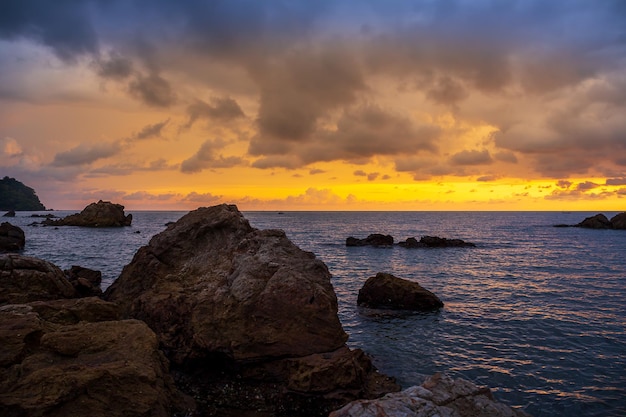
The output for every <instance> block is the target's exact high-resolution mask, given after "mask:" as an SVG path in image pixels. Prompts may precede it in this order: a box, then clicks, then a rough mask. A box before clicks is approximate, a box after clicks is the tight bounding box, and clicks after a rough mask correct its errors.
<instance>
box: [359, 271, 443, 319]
mask: <svg viewBox="0 0 626 417" xmlns="http://www.w3.org/2000/svg"><path fill="white" fill-rule="evenodd" d="M357 304H358V305H359V306H362V307H368V308H382V309H394V310H416V311H432V310H437V309H439V308H441V307H443V302H442V301H441V300H440V299H439V298H438V297H437V296H436V295H435V294H433V293H432V292H430V291H428V290H427V289H425V288H423V287H422V286H421V285H419V284H418V283H416V282H413V281H408V280H405V279H402V278H398V277H395V276H393V275H391V274H386V273H383V272H379V273H378V274H376V276H375V277H370V278H368V279H367V281H365V285H363V288H361V289H360V290H359V296H358V298H357Z"/></svg>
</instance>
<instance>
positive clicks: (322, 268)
mask: <svg viewBox="0 0 626 417" xmlns="http://www.w3.org/2000/svg"><path fill="white" fill-rule="evenodd" d="M330 277H331V276H330V273H329V272H328V268H327V267H326V265H325V264H324V263H323V262H321V261H320V260H318V259H316V258H315V255H313V254H312V253H309V252H304V251H302V250H301V249H299V248H298V247H297V246H295V245H294V244H293V243H292V242H291V241H289V239H287V237H286V236H285V233H284V232H282V231H279V230H264V231H261V230H257V229H253V228H252V227H251V226H250V224H249V223H248V221H247V220H246V219H245V218H244V217H243V215H242V214H241V213H240V212H239V211H238V210H237V207H236V206H233V205H225V204H223V205H219V206H215V207H209V208H200V209H197V210H195V211H192V212H190V213H188V214H187V215H185V216H183V217H182V218H181V219H180V220H178V221H177V222H176V223H174V224H172V225H170V226H168V228H167V229H166V230H165V231H163V232H161V233H159V234H157V235H155V236H154V237H153V238H152V239H151V240H150V242H149V244H148V245H147V246H144V247H142V248H140V249H139V251H138V252H137V254H136V255H135V257H134V258H133V260H132V262H131V263H130V264H129V265H127V266H126V267H124V269H123V271H122V274H121V275H120V277H119V278H118V279H117V280H116V281H115V282H114V283H113V284H112V285H111V286H110V287H109V288H108V289H107V291H106V292H105V299H107V300H109V301H114V302H116V303H118V304H119V305H120V306H121V308H122V312H123V314H124V316H125V317H132V318H137V319H141V320H144V321H145V322H146V323H148V325H149V326H150V327H151V328H152V329H153V330H154V331H155V332H156V334H157V336H158V337H159V340H160V342H161V345H162V346H163V348H164V350H165V352H166V353H167V354H168V356H169V358H170V359H171V360H172V361H173V363H175V364H176V365H177V367H179V368H181V369H185V370H193V371H195V372H198V373H200V374H202V376H201V377H198V378H196V379H195V381H192V382H188V383H187V384H186V385H191V386H194V387H196V388H197V387H198V386H199V385H198V384H201V385H202V387H203V388H202V390H203V391H204V392H205V394H204V395H208V394H207V392H209V391H211V388H207V387H215V386H219V387H223V386H224V384H225V383H224V382H223V379H224V378H226V380H228V381H229V382H228V383H227V384H230V385H229V386H242V385H243V386H248V385H246V384H253V385H254V386H258V385H259V384H262V385H263V384H264V385H263V386H265V387H268V386H269V385H272V384H273V385H272V386H274V387H275V388H273V389H272V390H271V391H272V393H273V394H272V395H279V394H280V396H281V398H282V400H281V401H283V403H284V399H285V398H286V397H287V396H289V395H292V394H294V395H296V394H303V393H304V394H303V395H304V396H306V395H309V394H311V390H313V391H314V394H315V395H317V397H316V401H317V402H319V403H320V404H323V403H324V401H323V398H322V397H324V398H327V399H328V398H332V399H333V404H335V403H336V402H337V401H338V400H337V399H338V398H341V401H346V400H347V399H348V397H350V398H356V397H358V396H362V395H365V396H368V395H370V393H369V391H368V386H369V384H370V382H371V380H372V379H376V375H377V373H375V372H374V370H373V368H372V367H371V363H370V364H369V365H368V366H369V369H368V371H363V372H357V370H356V365H355V363H356V362H357V361H356V359H355V358H354V357H355V356H358V354H357V353H355V352H353V351H350V350H347V352H348V353H347V354H346V355H347V357H350V355H352V359H350V360H344V359H342V360H337V359H333V358H336V357H335V356H334V354H333V352H337V351H338V350H340V349H343V348H345V342H346V340H347V335H346V333H345V332H344V330H343V328H342V327H341V324H340V322H339V319H338V316H337V298H336V295H335V293H334V290H333V287H332V285H331V283H330ZM346 349H347V348H346ZM313 355H321V356H320V357H322V358H326V359H324V360H320V365H318V366H317V367H313V366H311V367H310V368H309V370H308V371H306V372H304V371H302V372H300V371H296V370H294V369H296V368H298V367H299V368H300V369H304V368H306V366H305V365H304V363H310V362H309V361H310V358H311V357H312V356H313ZM287 358H288V359H287ZM367 360H369V359H367ZM302 361H304V362H302ZM322 363H323V364H324V365H322ZM303 367H304V368H303ZM324 367H327V369H329V370H330V369H333V372H326V373H324V372H323V371H322V370H321V369H322V368H324ZM361 368H363V367H362V366H361ZM315 369H317V370H315ZM216 370H219V371H220V372H219V375H218V374H216ZM261 370H262V371H261ZM304 373H306V374H307V375H309V378H310V379H311V383H310V385H309V386H308V387H307V385H306V383H304V382H302V381H303V379H304V377H303V376H302V375H303V374H304ZM350 373H351V375H352V376H351V378H352V379H351V380H350V382H349V383H347V382H346V376H345V375H347V374H350ZM207 374H210V376H207ZM224 375H226V376H224ZM322 376H323V377H322ZM242 378H243V379H242ZM251 381H254V382H251ZM380 381H382V379H381V380H380ZM215 384H217V385H215ZM233 384H234V385H233ZM248 387H249V386H248ZM312 387H314V388H312ZM355 387H358V388H355ZM193 389H195V388H193ZM392 389H395V385H393V387H392V384H388V391H389V390H392ZM236 391H237V392H243V393H245V392H250V391H249V390H248V391H246V389H241V390H236ZM301 391H302V392H301ZM219 392H220V393H221V394H220V395H221V398H222V400H220V401H222V402H224V403H228V404H230V406H234V405H233V404H235V403H237V404H238V403H239V402H240V399H237V398H235V397H236V395H235V394H233V393H231V394H228V395H227V394H225V393H224V392H223V389H222V388H219ZM220 395H218V396H220ZM229 396H232V398H231V397H229ZM308 401H310V399H309V400H308ZM268 402H269V401H268ZM278 403H279V402H277V403H275V404H278ZM275 404H274V405H272V404H270V406H273V407H276V405H275Z"/></svg>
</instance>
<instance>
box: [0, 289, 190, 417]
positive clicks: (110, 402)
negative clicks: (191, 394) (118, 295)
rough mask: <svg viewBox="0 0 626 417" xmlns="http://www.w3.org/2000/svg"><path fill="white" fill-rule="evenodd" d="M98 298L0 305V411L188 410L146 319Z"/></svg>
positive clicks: (24, 416) (58, 416)
mask: <svg viewBox="0 0 626 417" xmlns="http://www.w3.org/2000/svg"><path fill="white" fill-rule="evenodd" d="M116 316H117V307H116V306H115V305H113V304H111V303H106V302H104V301H102V300H99V299H97V298H84V299H74V300H56V301H48V302H34V303H29V304H17V305H16V304H11V305H5V306H3V307H0V415H3V416H20V417H30V416H33V417H34V416H51V417H62V416H87V415H88V416H96V417H99V416H103V417H104V416H120V417H122V416H137V417H139V416H154V417H157V416H158V417H161V416H162V417H166V416H171V415H174V414H175V413H180V414H183V413H188V412H191V410H192V409H193V403H192V402H191V401H190V400H189V399H188V398H186V397H184V396H183V395H182V394H181V393H180V392H178V391H177V390H176V388H175V387H174V384H173V380H172V378H171V376H170V375H169V373H168V362H167V359H166V358H165V357H164V356H163V354H162V353H161V352H160V351H159V350H158V341H157V338H156V335H155V334H154V332H152V331H151V330H150V329H149V328H148V326H147V325H146V324H145V323H142V322H140V321H138V320H123V321H117V320H113V319H115V318H116Z"/></svg>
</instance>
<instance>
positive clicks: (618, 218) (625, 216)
mask: <svg viewBox="0 0 626 417" xmlns="http://www.w3.org/2000/svg"><path fill="white" fill-rule="evenodd" d="M611 226H612V227H613V229H626V212H624V213H620V214H617V215H615V216H613V217H612V218H611Z"/></svg>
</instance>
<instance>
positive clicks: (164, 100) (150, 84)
mask: <svg viewBox="0 0 626 417" xmlns="http://www.w3.org/2000/svg"><path fill="white" fill-rule="evenodd" d="M128 90H129V91H130V93H131V94H132V95H133V96H134V97H136V98H137V99H139V100H141V101H143V102H144V103H145V104H147V105H149V106H152V107H169V106H171V105H172V104H174V102H175V101H176V94H175V93H174V91H173V90H172V86H171V85H170V83H169V82H168V81H167V80H165V79H164V78H162V77H161V76H159V75H158V74H150V75H148V76H143V75H140V74H139V75H137V77H136V78H135V80H133V81H132V82H131V83H130V84H129V85H128Z"/></svg>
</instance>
